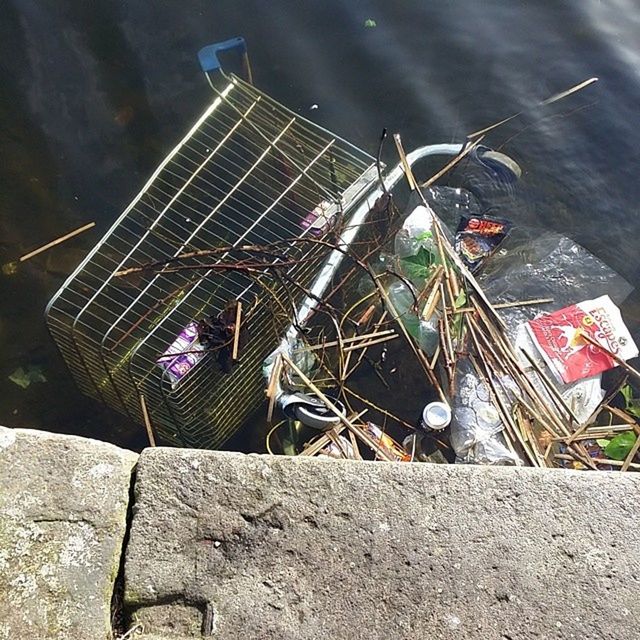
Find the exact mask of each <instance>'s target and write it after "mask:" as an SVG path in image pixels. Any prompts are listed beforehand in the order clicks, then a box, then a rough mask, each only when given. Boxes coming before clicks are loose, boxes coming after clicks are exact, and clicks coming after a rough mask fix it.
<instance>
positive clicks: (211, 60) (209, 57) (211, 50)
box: [198, 36, 247, 73]
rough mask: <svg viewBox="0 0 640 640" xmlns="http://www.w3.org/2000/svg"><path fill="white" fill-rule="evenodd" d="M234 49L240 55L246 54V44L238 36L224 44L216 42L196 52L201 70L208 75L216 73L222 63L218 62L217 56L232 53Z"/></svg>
mask: <svg viewBox="0 0 640 640" xmlns="http://www.w3.org/2000/svg"><path fill="white" fill-rule="evenodd" d="M234 49H237V50H238V51H239V52H240V53H241V54H243V53H246V51H247V44H246V43H245V41H244V38H242V37H240V36H238V37H237V38H231V39H230V40H225V41H224V42H216V43H215V44H210V45H208V46H206V47H203V48H202V49H200V51H198V60H199V61H200V66H201V67H202V70H203V71H204V72H205V73H208V72H209V71H218V69H221V68H222V63H221V62H220V60H218V54H219V53H223V52H225V51H232V50H234Z"/></svg>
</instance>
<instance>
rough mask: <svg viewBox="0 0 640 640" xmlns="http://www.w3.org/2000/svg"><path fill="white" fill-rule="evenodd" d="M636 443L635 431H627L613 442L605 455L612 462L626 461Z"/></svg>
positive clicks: (608, 446)
mask: <svg viewBox="0 0 640 640" xmlns="http://www.w3.org/2000/svg"><path fill="white" fill-rule="evenodd" d="M635 441H636V434H635V433H634V432H633V431H625V432H624V433H620V434H618V435H617V436H616V437H615V438H613V439H612V440H611V442H610V443H609V444H608V445H607V446H606V448H605V450H604V453H605V455H606V456H607V457H609V458H611V459H612V460H624V459H625V458H626V457H627V456H628V455H629V451H631V447H633V445H634V443H635Z"/></svg>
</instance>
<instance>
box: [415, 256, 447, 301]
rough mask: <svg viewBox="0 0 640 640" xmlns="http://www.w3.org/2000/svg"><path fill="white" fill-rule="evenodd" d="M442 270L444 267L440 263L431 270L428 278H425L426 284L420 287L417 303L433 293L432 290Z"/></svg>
mask: <svg viewBox="0 0 640 640" xmlns="http://www.w3.org/2000/svg"><path fill="white" fill-rule="evenodd" d="M443 272H444V267H443V266H442V265H441V264H439V265H437V266H436V268H435V269H434V270H433V273H432V274H431V276H430V277H429V280H427V282H426V284H425V285H424V287H423V288H422V291H421V292H420V293H419V295H418V304H420V303H421V302H422V300H423V299H424V298H426V297H427V296H430V295H431V294H432V293H433V290H434V288H435V287H436V283H437V282H438V281H439V280H440V278H441V277H442V273H443Z"/></svg>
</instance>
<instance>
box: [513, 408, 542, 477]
mask: <svg viewBox="0 0 640 640" xmlns="http://www.w3.org/2000/svg"><path fill="white" fill-rule="evenodd" d="M516 413H517V418H516V421H517V423H518V426H520V427H521V431H522V433H523V435H525V439H526V440H527V441H528V442H529V443H530V445H531V450H532V451H533V455H535V457H536V459H537V460H538V464H539V466H540V467H546V466H548V465H547V460H546V458H545V457H544V455H543V454H542V451H540V445H539V444H538V439H537V438H536V435H535V433H534V432H533V425H532V424H531V421H530V420H529V418H527V417H526V416H525V415H524V414H523V413H522V410H521V409H520V407H519V406H517V407H516Z"/></svg>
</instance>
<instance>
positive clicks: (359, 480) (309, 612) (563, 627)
mask: <svg viewBox="0 0 640 640" xmlns="http://www.w3.org/2000/svg"><path fill="white" fill-rule="evenodd" d="M135 494H136V498H135V500H136V503H135V507H134V517H133V523H132V527H131V537H130V543H129V546H128V548H127V556H126V566H125V578H126V588H125V600H126V604H127V606H128V607H129V608H130V610H131V612H132V613H133V614H134V616H135V617H137V618H138V619H140V620H141V621H143V622H144V623H145V627H146V629H147V631H148V633H150V634H155V635H157V636H158V637H163V638H194V637H195V638H200V637H203V635H204V636H205V637H206V636H211V637H213V638H216V639H234V640H235V639H236V638H261V639H262V638H291V639H294V638H295V639H306V638H340V639H347V638H380V639H382V638H385V639H387V638H394V639H398V638H438V639H446V638H452V639H453V638H455V639H459V638H478V639H483V640H484V639H493V638H496V639H498V640H509V639H511V640H521V639H528V638H567V639H568V638H577V639H586V638H588V639H594V640H595V639H596V638H597V639H611V640H626V639H629V640H631V639H634V640H636V639H637V638H639V637H640V585H639V583H638V580H639V577H640V528H639V527H638V525H637V515H638V504H639V498H640V476H637V475H636V474H615V473H604V472H603V473H586V472H562V471H551V470H549V471H540V470H534V469H513V468H482V467H464V466H446V465H426V464H414V465H408V464H388V463H356V462H350V461H332V460H318V459H307V458H271V457H264V456H244V455H240V454H230V453H220V452H205V451H193V450H177V449H155V450H146V451H145V452H144V453H143V454H142V456H141V458H140V462H139V466H138V479H137V482H136V488H135Z"/></svg>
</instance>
